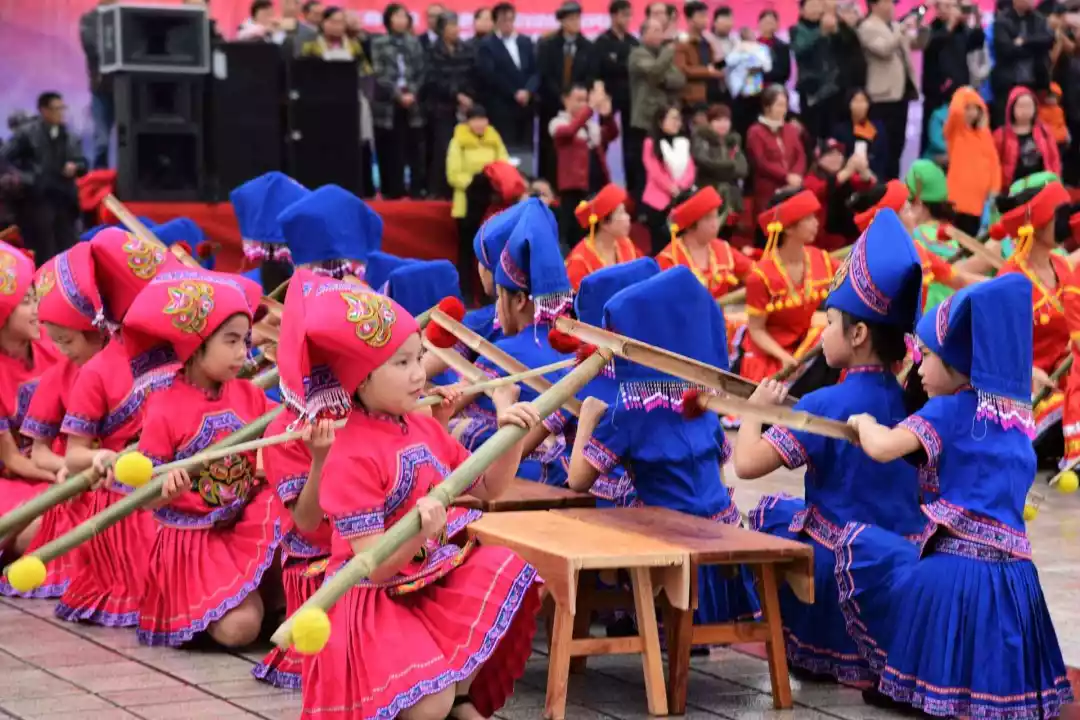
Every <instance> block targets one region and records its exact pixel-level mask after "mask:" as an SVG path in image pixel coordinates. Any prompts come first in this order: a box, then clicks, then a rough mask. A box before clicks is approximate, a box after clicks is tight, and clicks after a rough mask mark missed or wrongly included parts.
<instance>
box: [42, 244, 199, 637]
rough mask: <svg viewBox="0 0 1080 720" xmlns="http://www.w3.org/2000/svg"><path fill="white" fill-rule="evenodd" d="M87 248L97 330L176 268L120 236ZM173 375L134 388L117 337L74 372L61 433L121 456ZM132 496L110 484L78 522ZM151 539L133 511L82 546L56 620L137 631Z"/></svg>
mask: <svg viewBox="0 0 1080 720" xmlns="http://www.w3.org/2000/svg"><path fill="white" fill-rule="evenodd" d="M89 246H90V253H91V260H92V262H91V265H90V271H91V272H93V278H92V279H91V281H90V282H91V284H92V285H94V286H96V287H97V288H98V289H99V292H100V293H101V299H102V307H103V310H102V312H100V313H98V315H97V317H96V318H95V322H94V324H95V327H98V328H102V329H104V328H111V329H115V328H117V327H118V326H117V324H116V320H118V319H121V318H123V317H124V315H125V314H126V313H127V311H128V308H129V307H131V303H132V302H133V301H134V299H135V296H136V295H137V294H138V293H139V291H140V290H141V289H142V288H143V287H145V286H146V284H147V283H149V281H150V280H151V279H153V278H154V277H155V276H156V275H157V274H159V273H164V272H167V271H172V270H176V269H179V268H180V267H181V266H180V265H179V263H178V262H177V261H176V260H174V259H173V258H172V256H170V255H169V254H167V253H166V252H165V250H164V249H161V248H158V247H153V246H149V245H146V244H145V243H143V242H141V241H140V240H138V239H137V238H135V237H133V236H131V235H128V234H127V233H126V232H124V231H123V230H121V229H118V228H108V229H106V230H102V231H101V232H100V233H98V234H97V235H95V236H94V239H93V240H91V241H90V242H89ZM172 375H173V373H172V372H170V371H169V369H168V368H165V369H162V370H161V371H155V372H152V373H147V374H145V375H142V376H140V377H139V379H138V382H136V380H135V376H134V374H133V373H132V368H131V364H130V361H129V358H128V353H127V350H126V349H125V347H124V338H123V336H122V335H116V336H115V337H114V338H113V339H112V340H111V341H110V342H109V344H108V345H106V346H105V349H104V350H102V351H101V352H99V353H98V354H97V355H95V356H94V357H93V358H91V359H90V360H89V362H87V363H86V365H84V366H83V367H82V369H80V370H79V374H78V375H77V376H76V379H75V385H74V387H73V388H72V391H71V393H70V397H69V399H68V404H67V408H66V413H65V415H64V421H63V423H62V424H61V426H60V432H61V433H63V434H65V435H69V436H77V437H82V438H88V439H90V440H93V441H94V443H95V444H97V445H98V446H100V447H101V448H104V449H106V450H113V451H120V450H123V449H124V448H126V447H128V446H129V445H131V444H132V443H133V442H134V441H135V438H136V437H137V436H138V434H139V432H140V430H141V429H142V421H143V411H144V403H145V402H146V399H147V397H148V396H149V395H150V394H151V393H152V392H154V391H156V390H160V389H162V388H165V387H168V386H169V385H170V384H171V383H172ZM130 491H131V489H130V488H128V487H126V486H124V485H120V484H119V483H115V482H113V483H111V484H109V485H107V486H105V487H102V488H99V489H98V490H94V491H92V492H88V493H84V494H83V495H82V496H81V497H80V498H79V500H78V501H77V502H80V503H83V504H84V509H83V510H82V513H83V516H84V517H87V518H89V517H92V516H93V515H96V514H97V513H100V512H102V511H104V510H105V509H107V508H108V507H109V506H111V505H112V504H113V503H115V502H116V501H117V500H119V499H121V498H122V497H124V495H126V494H127V493H129V492H130ZM155 532H156V528H155V526H154V520H153V518H152V517H151V516H150V514H149V513H148V512H146V511H138V512H135V513H134V514H132V515H129V516H128V517H126V518H124V519H123V520H121V521H120V522H118V523H117V524H115V525H113V526H112V527H111V528H109V529H107V530H105V531H104V532H102V533H101V534H99V535H96V536H94V538H93V539H92V540H90V541H89V542H87V543H85V544H84V545H82V547H81V548H80V561H81V562H80V566H79V569H78V572H77V574H76V575H75V576H74V577H72V578H71V583H70V584H69V585H68V589H67V590H66V591H65V592H64V595H63V596H62V597H61V598H60V602H59V603H58V604H57V606H56V615H57V617H59V618H62V619H64V620H69V621H71V622H90V623H95V624H97V625H105V626H109V627H131V626H133V625H136V624H137V623H138V619H139V601H140V600H141V599H142V596H143V590H144V586H145V582H146V567H147V557H148V553H149V551H150V546H151V544H152V543H153V541H154V534H155Z"/></svg>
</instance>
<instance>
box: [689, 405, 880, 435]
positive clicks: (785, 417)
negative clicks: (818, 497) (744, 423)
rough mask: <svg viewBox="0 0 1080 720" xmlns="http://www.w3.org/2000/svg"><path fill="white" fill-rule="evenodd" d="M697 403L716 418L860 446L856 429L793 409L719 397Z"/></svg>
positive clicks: (843, 423) (830, 419)
mask: <svg viewBox="0 0 1080 720" xmlns="http://www.w3.org/2000/svg"><path fill="white" fill-rule="evenodd" d="M697 403H698V407H700V408H701V409H702V410H708V411H710V412H714V413H717V414H718V415H737V416H739V417H752V418H755V419H757V420H760V421H761V422H763V423H768V424H770V425H779V426H781V427H786V428H791V429H792V430H801V431H802V432H808V433H812V434H814V435H821V436H822V437H830V438H837V439H838V440H847V441H848V442H850V443H852V444H854V445H858V444H859V434H858V433H857V432H855V428H853V427H851V426H850V425H848V424H847V423H845V422H841V421H839V420H833V419H832V418H824V417H820V416H818V415H811V414H810V413H808V412H804V411H802V410H792V409H790V408H785V407H780V406H779V405H761V404H758V403H752V402H750V401H749V400H743V399H741V398H734V397H731V396H727V397H722V396H719V395H706V394H701V395H698V396H697Z"/></svg>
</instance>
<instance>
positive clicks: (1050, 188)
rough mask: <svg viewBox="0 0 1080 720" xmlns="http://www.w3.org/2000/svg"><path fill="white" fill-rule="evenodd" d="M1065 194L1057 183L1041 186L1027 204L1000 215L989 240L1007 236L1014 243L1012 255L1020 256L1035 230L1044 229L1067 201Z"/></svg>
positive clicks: (1068, 198) (1066, 194)
mask: <svg viewBox="0 0 1080 720" xmlns="http://www.w3.org/2000/svg"><path fill="white" fill-rule="evenodd" d="M1070 199H1071V198H1070V197H1069V191H1068V190H1066V189H1065V186H1064V185H1062V184H1061V183H1059V182H1051V183H1047V184H1046V185H1043V187H1042V190H1040V191H1039V192H1038V194H1037V195H1035V197H1033V198H1032V199H1031V200H1029V201H1028V202H1026V203H1024V204H1023V205H1019V206H1017V207H1015V208H1013V209H1012V210H1010V211H1009V212H1007V213H1005V214H1004V215H1002V216H1001V219H999V220H998V222H997V223H995V224H994V225H993V226H992V227H991V228H990V235H991V237H995V236H998V237H1011V238H1013V239H1014V240H1015V241H1016V248H1015V249H1014V250H1013V255H1014V256H1015V257H1017V258H1020V257H1023V255H1024V254H1025V253H1027V251H1028V248H1029V247H1030V246H1031V238H1032V237H1034V235H1035V230H1036V229H1038V228H1042V227H1046V226H1047V225H1048V224H1049V223H1050V221H1052V220H1053V219H1054V213H1056V212H1057V209H1058V208H1059V207H1061V206H1062V205H1067V204H1068V203H1069V201H1070Z"/></svg>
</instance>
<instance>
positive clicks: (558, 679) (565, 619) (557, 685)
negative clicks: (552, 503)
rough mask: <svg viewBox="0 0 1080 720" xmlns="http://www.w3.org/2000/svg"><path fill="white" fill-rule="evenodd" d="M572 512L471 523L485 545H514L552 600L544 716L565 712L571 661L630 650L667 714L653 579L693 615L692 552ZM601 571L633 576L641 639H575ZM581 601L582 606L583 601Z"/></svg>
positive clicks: (560, 717) (506, 515) (652, 701)
mask: <svg viewBox="0 0 1080 720" xmlns="http://www.w3.org/2000/svg"><path fill="white" fill-rule="evenodd" d="M582 511H583V512H590V511H585V510H582ZM567 512H576V511H555V510H553V511H549V512H499V513H491V514H487V515H484V517H482V518H480V519H479V520H477V521H476V522H473V523H471V524H470V525H469V526H468V532H469V535H470V536H472V537H476V538H478V539H479V540H480V542H482V543H487V544H489V545H500V546H502V547H506V548H509V549H511V550H513V551H514V552H516V553H518V554H519V555H520V556H521V557H522V558H524V559H525V560H526V561H527V562H529V563H531V564H532V565H533V566H534V567H535V568H536V569H537V571H538V572H539V574H540V577H542V578H543V579H544V583H545V586H546V588H547V591H548V593H549V596H550V598H551V599H552V600H553V601H554V604H555V613H554V614H555V619H554V624H553V628H552V634H551V655H550V657H549V659H548V684H547V700H546V703H545V715H546V717H549V718H552V719H553V720H564V718H565V717H566V690H567V683H568V681H569V676H570V660H571V658H573V657H585V656H589V655H611V654H624V653H640V654H641V657H642V669H643V672H644V676H645V693H646V697H647V700H648V708H649V712H650V713H651V714H653V715H667V714H668V700H667V696H666V694H665V691H664V666H663V658H662V656H661V653H660V637H659V631H658V628H657V624H656V605H655V600H654V591H653V588H654V584H655V585H657V586H659V587H660V588H662V589H663V590H664V593H665V594H666V596H667V598H668V603H669V604H670V605H671V606H672V607H675V608H678V609H680V610H682V611H684V612H689V611H690V567H691V566H690V558H689V555H688V553H687V551H686V550H685V549H683V548H680V547H677V546H674V545H672V544H669V543H667V542H664V541H662V540H659V539H654V538H651V537H646V536H643V535H639V534H636V533H633V532H627V531H625V530H621V529H619V528H617V527H614V526H612V525H609V524H606V523H603V522H583V521H582V520H579V519H577V518H576V517H574V516H572V515H568V514H564V513H567ZM591 512H600V513H608V512H619V511H618V510H603V511H591ZM600 570H625V571H627V573H628V574H629V575H630V579H631V584H632V586H633V595H634V609H635V611H636V612H637V617H638V633H639V634H638V635H637V636H636V637H626V638H589V637H575V635H578V636H582V635H587V634H588V624H589V612H590V608H589V607H588V606H587V602H588V595H589V594H590V593H589V589H590V588H591V587H592V584H594V583H595V582H596V578H595V574H596V573H595V571H600ZM590 571H593V572H590ZM583 598H584V599H585V601H586V606H584V607H582V606H579V601H580V600H582V599H583ZM582 626H584V628H585V632H584V633H583V632H582ZM688 651H689V649H688Z"/></svg>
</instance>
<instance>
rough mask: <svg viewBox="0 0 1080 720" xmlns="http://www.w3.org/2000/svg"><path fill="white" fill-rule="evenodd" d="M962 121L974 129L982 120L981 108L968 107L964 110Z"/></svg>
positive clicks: (976, 106) (975, 106)
mask: <svg viewBox="0 0 1080 720" xmlns="http://www.w3.org/2000/svg"><path fill="white" fill-rule="evenodd" d="M964 119H965V120H966V121H967V124H968V125H970V126H971V127H975V126H976V125H978V124H979V122H980V121H981V120H982V108H981V107H979V106H978V105H974V104H972V105H968V106H966V107H965V108H964Z"/></svg>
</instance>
